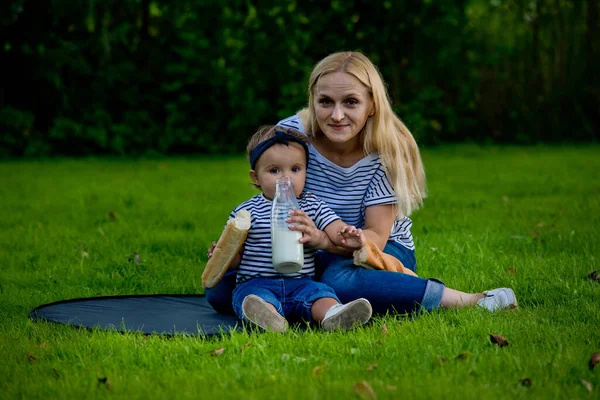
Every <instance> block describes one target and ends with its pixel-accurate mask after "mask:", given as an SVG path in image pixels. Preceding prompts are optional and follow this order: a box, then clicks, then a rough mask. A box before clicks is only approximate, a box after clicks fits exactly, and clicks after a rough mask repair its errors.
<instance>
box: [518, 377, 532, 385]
mask: <svg viewBox="0 0 600 400" xmlns="http://www.w3.org/2000/svg"><path fill="white" fill-rule="evenodd" d="M520 382H521V386H525V387H529V386H531V378H523V379H521V380H520Z"/></svg>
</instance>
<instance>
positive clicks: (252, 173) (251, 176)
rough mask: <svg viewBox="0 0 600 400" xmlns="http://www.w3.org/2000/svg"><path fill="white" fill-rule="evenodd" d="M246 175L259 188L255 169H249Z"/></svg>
mask: <svg viewBox="0 0 600 400" xmlns="http://www.w3.org/2000/svg"><path fill="white" fill-rule="evenodd" d="M248 175H250V179H252V182H254V186H256V187H257V188H259V187H260V185H259V184H258V175H257V174H256V171H255V170H253V169H251V170H250V172H249V173H248Z"/></svg>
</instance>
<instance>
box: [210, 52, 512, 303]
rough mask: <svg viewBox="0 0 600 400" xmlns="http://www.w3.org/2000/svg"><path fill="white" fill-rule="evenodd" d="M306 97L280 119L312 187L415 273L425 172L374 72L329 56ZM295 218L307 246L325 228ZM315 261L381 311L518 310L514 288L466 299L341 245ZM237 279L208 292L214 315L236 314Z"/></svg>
mask: <svg viewBox="0 0 600 400" xmlns="http://www.w3.org/2000/svg"><path fill="white" fill-rule="evenodd" d="M308 93H309V99H308V107H307V108H305V109H303V110H301V111H299V112H298V114H297V115H294V116H292V117H289V118H287V119H284V120H282V121H280V122H279V123H278V125H280V126H283V127H289V128H293V129H296V130H298V131H300V132H302V133H304V134H306V135H307V137H308V138H309V145H308V149H309V154H310V157H309V164H308V167H307V176H306V185H305V190H307V191H308V192H311V193H313V194H315V195H316V196H318V197H319V198H321V199H322V200H324V201H325V202H326V203H327V204H328V205H329V207H330V208H331V209H332V210H333V211H334V212H335V213H336V214H337V215H338V216H340V217H341V218H342V220H343V221H344V222H345V223H346V224H348V225H354V226H356V227H358V228H362V229H363V232H364V234H365V235H366V237H367V238H368V239H370V240H372V241H373V242H375V243H376V244H377V246H379V248H381V249H383V251H384V252H386V253H388V254H391V255H393V256H395V257H396V258H398V259H399V260H400V261H402V263H403V264H404V266H405V267H407V268H409V269H411V270H413V271H415V270H416V261H415V254H414V242H413V238H412V234H411V232H410V227H411V225H412V221H411V220H410V219H409V218H408V216H409V215H410V214H411V212H412V211H414V210H416V209H417V208H418V207H419V206H420V205H421V204H422V202H423V198H424V197H425V195H426V185H425V172H424V168H423V164H422V161H421V156H420V153H419V148H418V146H417V144H416V142H415V140H414V138H413V136H412V134H411V133H410V131H409V130H408V129H407V128H406V126H405V125H404V124H403V123H402V121H400V119H399V118H398V117H397V116H396V114H395V113H394V112H393V111H392V108H391V105H390V101H389V98H388V94H387V91H386V89H385V86H384V83H383V79H382V78H381V75H380V74H379V72H378V70H377V68H376V67H375V66H374V65H373V63H372V62H371V61H370V60H369V59H368V58H367V57H366V56H364V55H363V54H361V53H357V52H341V53H334V54H331V55H329V56H327V57H326V58H324V59H323V60H321V61H320V62H319V63H318V64H317V65H316V66H315V68H314V69H313V71H312V74H311V76H310V81H309V87H308ZM289 222H290V224H291V225H292V226H293V228H292V229H295V230H298V231H300V232H302V234H303V237H302V239H301V241H303V242H308V241H310V240H311V237H312V236H313V235H315V234H317V232H318V229H317V228H316V226H315V224H314V223H313V222H312V220H311V219H310V218H309V217H308V216H307V215H306V214H305V213H304V212H303V211H301V210H297V211H296V212H295V213H294V214H293V215H292V216H291V218H290V221H289ZM210 253H211V250H209V256H210ZM317 265H318V267H319V268H320V269H321V271H322V275H321V277H320V280H321V282H323V283H325V284H327V285H329V286H330V287H332V288H333V289H334V290H335V292H336V294H337V295H338V297H339V298H340V300H341V301H342V302H344V303H345V302H349V301H352V300H355V299H358V298H366V299H367V300H368V301H369V302H370V303H371V305H372V307H373V312H374V313H385V312H387V311H396V312H400V313H404V312H411V311H414V310H417V309H419V308H420V307H422V308H425V309H427V310H432V309H435V308H438V307H466V306H475V305H479V306H481V307H483V308H486V309H489V310H496V309H500V308H504V307H508V306H511V305H516V304H517V300H516V297H515V294H514V292H513V291H512V290H511V289H507V288H500V289H494V290H490V291H486V292H483V293H464V292H460V291H457V290H454V289H450V288H447V287H445V285H444V284H443V283H442V282H440V281H438V280H436V279H422V278H419V277H414V276H411V275H408V274H399V273H395V272H388V271H379V270H368V269H364V268H360V267H356V266H354V264H353V259H352V255H351V254H349V251H348V250H347V249H343V248H339V247H331V248H327V249H323V251H321V252H319V254H318V257H317ZM231 276H232V274H229V275H226V277H225V278H224V279H223V280H222V281H221V282H220V283H219V284H218V285H217V286H216V287H215V288H213V289H209V290H207V291H206V296H207V300H208V301H209V303H211V304H212V305H213V307H215V309H217V311H220V312H229V313H230V312H231V309H230V304H231V291H232V288H233V281H232V278H231Z"/></svg>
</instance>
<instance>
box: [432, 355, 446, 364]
mask: <svg viewBox="0 0 600 400" xmlns="http://www.w3.org/2000/svg"><path fill="white" fill-rule="evenodd" d="M435 361H436V363H438V364H439V365H442V364H443V363H445V362H446V361H448V358H446V357H442V356H440V357H438V358H436V360H435Z"/></svg>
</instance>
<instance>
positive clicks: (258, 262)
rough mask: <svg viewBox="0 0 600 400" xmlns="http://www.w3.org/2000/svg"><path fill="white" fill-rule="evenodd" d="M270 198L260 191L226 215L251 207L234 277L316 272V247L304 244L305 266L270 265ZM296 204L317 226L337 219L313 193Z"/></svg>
mask: <svg viewBox="0 0 600 400" xmlns="http://www.w3.org/2000/svg"><path fill="white" fill-rule="evenodd" d="M272 204H273V202H272V201H271V200H268V199H267V198H266V197H264V196H263V195H262V193H261V194H257V195H256V196H254V197H252V198H251V199H249V200H247V201H245V202H243V203H242V204H240V205H239V206H237V207H236V208H235V209H234V210H233V211H232V212H231V215H230V216H229V217H230V218H234V217H235V215H236V214H237V213H238V211H240V210H244V209H245V210H248V211H250V230H249V231H248V237H247V238H246V243H245V247H244V254H243V255H242V261H241V263H240V266H239V267H238V271H237V276H236V281H237V283H238V284H239V283H242V282H245V281H247V280H249V279H252V278H258V277H267V278H269V277H281V276H284V277H286V278H299V277H302V276H305V275H308V276H311V277H312V276H314V275H315V250H314V249H313V248H311V247H309V246H304V266H303V267H302V269H301V270H300V271H299V272H295V273H291V274H280V273H279V272H277V271H275V269H274V268H273V260H272V251H271V247H272V246H271V206H272ZM298 206H299V207H300V209H302V210H304V211H305V212H306V214H308V216H309V217H310V218H311V219H312V220H313V221H314V223H315V225H316V227H317V228H318V229H320V230H323V229H325V227H327V225H329V224H331V223H332V222H334V221H336V220H338V219H340V217H338V216H337V215H335V213H334V212H333V211H332V210H331V208H329V207H328V206H327V204H325V202H324V201H321V200H319V199H318V198H317V197H316V196H314V195H311V194H306V193H305V194H304V195H303V196H302V198H300V199H298Z"/></svg>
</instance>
